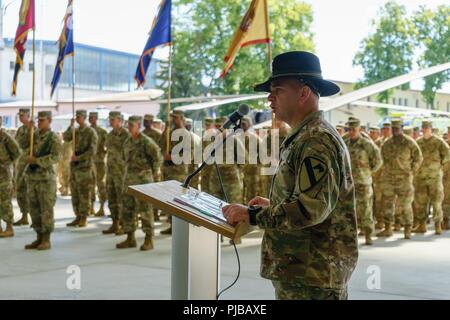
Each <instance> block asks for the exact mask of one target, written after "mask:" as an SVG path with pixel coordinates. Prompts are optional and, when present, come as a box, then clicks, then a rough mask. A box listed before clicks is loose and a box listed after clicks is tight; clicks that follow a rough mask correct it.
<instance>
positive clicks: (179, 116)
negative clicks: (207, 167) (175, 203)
mask: <svg viewBox="0 0 450 320" xmlns="http://www.w3.org/2000/svg"><path fill="white" fill-rule="evenodd" d="M170 116H171V117H172V124H173V129H171V128H169V127H167V128H165V131H164V132H163V134H162V136H161V139H160V141H159V146H160V148H161V151H162V153H163V156H164V162H163V165H162V168H161V170H162V174H163V177H164V180H165V181H168V180H177V181H180V182H183V181H184V179H185V178H186V176H187V175H188V164H186V163H181V164H175V163H174V161H173V159H172V154H171V153H172V149H173V148H174V147H175V146H176V145H177V144H178V143H180V142H179V141H172V139H170V141H169V149H168V150H167V145H166V130H169V136H170V137H172V133H173V132H174V131H175V130H177V134H178V137H179V139H180V140H182V141H191V140H190V139H191V133H190V132H189V131H187V130H186V128H185V127H184V112H183V111H181V110H174V111H172V112H171V113H170ZM189 152H191V150H189ZM177 156H178V155H177ZM168 222H169V227H168V228H167V229H165V230H163V231H161V234H172V217H171V216H170V215H169V220H168Z"/></svg>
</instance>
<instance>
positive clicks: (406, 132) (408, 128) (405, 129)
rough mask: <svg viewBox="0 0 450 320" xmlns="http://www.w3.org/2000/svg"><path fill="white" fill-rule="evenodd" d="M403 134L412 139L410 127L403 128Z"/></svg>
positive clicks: (412, 133)
mask: <svg viewBox="0 0 450 320" xmlns="http://www.w3.org/2000/svg"><path fill="white" fill-rule="evenodd" d="M403 133H404V134H405V135H407V136H409V137H411V138H413V139H414V129H413V127H411V126H407V127H404V128H403Z"/></svg>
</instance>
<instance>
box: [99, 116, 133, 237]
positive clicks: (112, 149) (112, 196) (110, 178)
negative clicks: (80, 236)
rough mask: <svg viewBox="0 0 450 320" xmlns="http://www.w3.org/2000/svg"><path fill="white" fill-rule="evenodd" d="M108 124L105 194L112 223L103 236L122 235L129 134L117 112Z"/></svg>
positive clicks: (110, 117)
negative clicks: (126, 144)
mask: <svg viewBox="0 0 450 320" xmlns="http://www.w3.org/2000/svg"><path fill="white" fill-rule="evenodd" d="M109 123H110V125H111V127H112V131H111V132H109V133H108V135H107V136H106V149H107V150H108V154H107V162H106V192H107V198H108V207H109V211H110V212H111V219H112V221H113V223H112V225H111V227H110V228H108V229H107V230H103V231H102V232H103V234H113V233H114V234H116V235H121V234H123V230H122V229H121V228H120V218H121V214H122V205H123V200H122V199H123V194H124V192H125V190H124V186H125V172H126V164H127V163H126V159H125V156H124V154H123V146H124V144H125V141H127V140H128V138H129V137H130V133H129V132H128V131H127V130H126V129H125V128H123V127H122V124H123V117H122V114H121V113H120V112H118V111H111V112H110V113H109Z"/></svg>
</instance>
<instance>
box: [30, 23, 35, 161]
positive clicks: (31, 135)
mask: <svg viewBox="0 0 450 320" xmlns="http://www.w3.org/2000/svg"><path fill="white" fill-rule="evenodd" d="M35 87H36V27H34V29H33V81H32V87H31V121H32V122H33V126H32V127H31V129H30V157H32V156H33V145H34V113H35V112H34V108H35V107H34V99H35Z"/></svg>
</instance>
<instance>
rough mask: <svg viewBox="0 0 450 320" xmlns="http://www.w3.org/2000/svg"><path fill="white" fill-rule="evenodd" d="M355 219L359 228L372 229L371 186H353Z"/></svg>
mask: <svg viewBox="0 0 450 320" xmlns="http://www.w3.org/2000/svg"><path fill="white" fill-rule="evenodd" d="M355 198H356V217H357V219H358V225H359V227H360V228H364V229H365V228H370V230H373V229H374V225H373V211H372V203H373V189H372V185H370V184H369V185H365V184H355Z"/></svg>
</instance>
